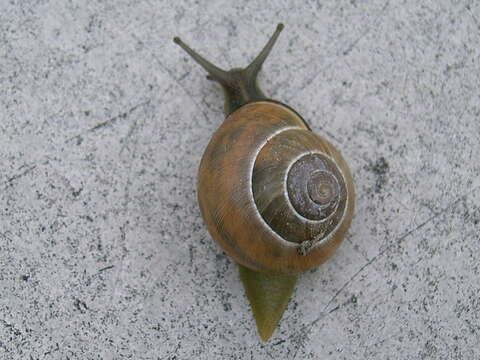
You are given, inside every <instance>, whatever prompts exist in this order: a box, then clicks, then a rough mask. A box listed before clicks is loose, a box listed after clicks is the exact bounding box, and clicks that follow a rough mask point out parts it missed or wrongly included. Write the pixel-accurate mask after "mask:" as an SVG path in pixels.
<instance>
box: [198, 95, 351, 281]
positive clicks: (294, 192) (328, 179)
mask: <svg viewBox="0 0 480 360" xmlns="http://www.w3.org/2000/svg"><path fill="white" fill-rule="evenodd" d="M198 198H199V203H200V209H201V211H202V215H203V217H204V220H205V222H206V224H207V227H208V229H209V231H210V233H211V235H212V237H213V238H214V239H215V240H216V241H217V242H218V243H220V245H221V246H222V248H223V249H224V250H225V251H226V252H227V253H228V254H229V255H230V256H231V257H233V258H234V259H235V260H236V261H237V262H239V263H241V264H243V265H245V266H247V267H249V268H251V269H253V270H257V271H263V272H269V273H282V274H294V273H299V272H303V271H306V270H308V269H311V268H314V267H316V266H318V265H320V264H321V263H323V262H324V261H326V260H327V259H328V258H329V257H330V256H331V254H332V253H333V252H334V251H335V250H336V248H337V247H338V246H339V245H340V243H341V241H342V239H343V237H344V235H345V232H346V231H347V229H348V227H349V225H350V222H351V219H352V216H353V208H354V188H353V180H352V177H351V174H350V170H349V169H348V166H347V164H346V162H345V160H344V159H343V157H342V156H341V154H340V153H339V152H338V151H337V150H336V149H335V148H334V147H333V145H332V144H330V143H329V142H328V141H327V140H325V139H324V138H323V137H321V136H319V135H316V134H315V133H313V132H312V131H310V130H309V128H308V127H307V125H306V124H305V122H304V121H303V119H302V118H301V117H300V116H299V115H298V114H297V113H295V112H294V111H293V110H291V109H290V108H288V107H287V106H285V105H282V104H278V103H273V102H267V101H261V102H254V103H251V104H247V105H244V106H242V107H241V108H239V109H238V110H237V111H235V112H234V113H233V114H231V115H230V116H229V117H228V118H227V119H226V120H225V122H224V123H223V124H222V125H221V126H220V128H219V129H218V130H217V131H216V132H215V134H214V136H213V137H212V139H211V141H210V143H209V145H208V146H207V149H206V151H205V153H204V156H203V158H202V162H201V164H200V169H199V180H198ZM305 244H308V248H307V250H308V251H304V250H305V249H306V248H305ZM299 249H301V250H302V251H299Z"/></svg>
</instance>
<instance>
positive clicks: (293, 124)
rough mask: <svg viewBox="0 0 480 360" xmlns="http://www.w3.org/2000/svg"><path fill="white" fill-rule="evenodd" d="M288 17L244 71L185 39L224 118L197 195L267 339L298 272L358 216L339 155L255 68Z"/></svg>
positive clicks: (317, 260)
mask: <svg viewBox="0 0 480 360" xmlns="http://www.w3.org/2000/svg"><path fill="white" fill-rule="evenodd" d="M282 29H283V24H279V25H278V26H277V29H276V31H275V32H274V34H273V35H272V37H271V38H270V40H269V41H268V43H267V44H266V45H265V47H264V48H263V50H262V51H261V52H260V54H259V55H258V56H257V57H256V58H255V59H254V60H253V62H252V63H251V64H250V65H248V66H247V67H246V68H243V69H242V68H234V69H232V70H229V71H225V70H222V69H220V68H219V67H217V66H215V65H213V64H212V63H210V62H209V61H207V60H205V59H204V58H203V57H202V56H200V55H199V54H198V53H196V52H195V51H194V50H192V49H191V48H190V47H189V46H187V45H186V44H185V43H184V42H183V41H181V40H180V38H178V37H175V38H174V41H175V43H177V44H178V45H180V46H181V47H182V48H183V49H184V50H185V51H186V52H187V53H188V54H189V55H190V56H191V57H192V58H193V59H194V60H195V61H196V62H197V63H199V64H200V65H201V66H202V67H203V68H204V69H205V70H206V71H207V72H208V76H207V77H208V79H210V80H214V81H216V82H218V83H219V84H220V85H221V86H222V88H223V90H224V94H225V114H226V119H225V121H224V122H223V124H222V125H221V126H220V127H219V128H218V129H217V131H216V132H215V133H214V134H213V137H212V139H211V140H210V143H209V144H208V146H207V148H206V150H205V153H204V154H203V157H202V160H201V163H200V168H199V172H198V185H197V191H198V201H199V204H200V210H201V213H202V216H203V219H204V221H205V223H206V225H207V227H208V230H209V232H210V234H211V236H212V237H213V238H214V239H215V240H216V241H217V242H218V243H219V244H220V245H221V247H222V248H223V250H224V251H225V252H226V253H227V254H228V255H229V256H230V257H232V258H233V259H234V260H235V261H236V262H237V263H238V264H239V267H240V278H241V280H242V282H243V284H244V287H245V291H246V294H247V298H248V299H249V301H250V304H251V307H252V311H253V313H254V317H255V320H256V323H257V328H258V331H259V334H260V337H261V338H262V340H265V341H266V340H268V339H269V338H270V336H271V335H272V333H273V331H274V330H275V328H276V326H277V324H278V322H279V321H280V319H281V317H282V315H283V312H284V311H285V308H286V306H287V304H288V301H289V299H290V297H291V294H292V292H293V289H294V287H295V283H296V280H297V276H298V274H300V273H302V272H305V271H307V270H309V269H313V268H315V267H317V266H319V265H320V264H322V263H323V262H325V261H326V260H327V259H328V258H330V257H331V256H332V254H333V252H334V251H335V250H336V249H337V248H338V246H339V245H340V243H341V242H342V240H343V238H344V236H345V233H346V232H347V230H348V228H349V226H350V223H351V221H352V217H353V212H354V203H355V193H354V185H353V179H352V175H351V173H350V170H349V168H348V166H347V163H346V162H345V160H344V158H343V157H342V155H341V154H340V152H339V151H338V150H337V149H335V147H334V146H333V145H332V144H331V143H330V142H328V141H327V140H326V139H325V138H323V137H321V136H319V135H317V134H315V133H313V132H312V130H311V129H310V127H309V126H308V124H307V123H306V122H305V120H304V119H303V118H302V117H301V116H300V115H299V114H298V113H297V112H296V111H295V110H293V109H292V108H290V107H289V106H287V105H285V104H282V103H280V102H278V101H274V100H271V99H269V98H268V97H267V96H266V95H264V93H263V92H262V91H261V90H260V88H259V87H258V84H257V75H258V73H259V71H260V69H261V67H262V65H263V63H264V61H265V59H266V58H267V56H268V54H269V53H270V51H271V50H272V47H273V45H274V43H275V42H276V40H277V38H278V36H279V34H280V32H281V31H282Z"/></svg>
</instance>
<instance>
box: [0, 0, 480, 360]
mask: <svg viewBox="0 0 480 360" xmlns="http://www.w3.org/2000/svg"><path fill="white" fill-rule="evenodd" d="M278 21H282V22H284V23H285V25H286V29H285V31H284V32H283V34H282V35H281V37H280V39H279V42H278V44H277V46H276V48H275V50H274V51H273V54H272V56H271V57H270V59H269V60H268V61H267V63H266V64H265V66H264V70H263V73H262V75H261V78H260V81H261V83H262V86H263V88H264V90H265V92H266V93H268V94H270V95H271V96H272V97H273V98H275V99H278V100H281V101H284V102H286V103H288V104H290V105H291V106H292V107H294V108H296V109H297V110H298V111H299V112H300V113H301V114H303V115H304V117H305V118H306V119H307V120H308V121H309V122H310V124H311V126H312V128H313V129H314V130H315V131H317V132H318V133H320V134H323V135H325V136H327V137H328V138H329V139H331V140H332V141H333V142H334V143H335V144H336V145H337V146H338V147H339V148H340V149H341V150H342V152H343V154H344V155H345V157H346V158H347V159H348V161H349V163H350V165H351V167H352V170H353V173H354V176H355V179H356V183H357V189H358V209H357V212H356V217H355V220H354V222H353V226H352V228H351V231H350V233H349V236H348V238H347V239H346V241H345V242H344V244H343V246H342V247H341V248H340V250H339V251H338V252H337V253H336V255H335V256H334V257H333V258H332V259H331V260H330V261H328V262H327V263H326V264H325V265H323V266H322V267H320V268H319V269H318V270H316V271H312V272H309V273H307V274H305V275H304V276H303V277H302V278H301V280H300V282H299V284H298V287H297V291H296V294H295V297H294V298H293V300H292V302H291V303H290V306H289V308H288V310H287V312H286V314H285V316H284V319H283V321H282V323H281V325H280V328H279V329H278V331H277V333H276V334H275V336H274V338H273V339H272V340H271V341H270V342H269V343H266V344H263V343H261V342H260V341H259V339H258V336H257V334H256V331H255V329H254V322H253V319H252V316H251V313H250V311H249V307H248V304H247V300H246V298H245V296H244V293H243V289H242V287H241V285H240V283H239V281H238V274H237V269H236V267H235V265H234V264H233V263H232V262H231V261H230V260H229V259H228V258H227V257H226V256H225V255H224V254H223V253H222V251H221V250H220V249H219V247H218V246H217V245H215V244H214V243H213V241H212V240H211V238H210V237H209V235H208V233H207V231H206V229H205V227H204V226H203V223H202V220H201V218H200V214H199V209H198V206H197V202H196V193H195V177H196V170H197V166H198V164H199V160H200V156H201V153H202V150H203V149H204V148H205V146H206V144H207V142H208V140H209V138H210V136H211V134H212V133H213V131H214V130H215V129H216V128H217V127H218V126H219V124H220V123H221V121H222V120H223V113H222V106H223V103H222V94H221V91H220V88H219V87H218V86H217V85H215V84H213V83H211V82H209V81H207V80H206V79H205V73H204V72H203V71H202V70H201V69H200V68H199V67H198V66H197V65H195V64H194V63H193V62H192V61H191V60H190V59H188V58H187V57H186V55H185V54H184V53H183V52H182V51H181V50H180V49H179V48H178V47H176V46H175V45H174V44H173V42H172V40H171V39H172V37H173V36H174V35H177V34H178V35H181V36H182V37H183V38H184V39H185V40H186V41H187V42H188V43H190V44H192V46H194V47H195V48H196V49H198V50H199V51H201V52H202V53H203V54H205V55H206V56H208V58H210V59H212V61H214V62H216V63H218V64H219V65H220V66H223V67H225V68H226V67H234V66H239V65H240V66H241V65H244V64H246V63H247V62H248V61H249V60H251V59H252V57H253V56H254V55H255V54H256V53H257V51H258V50H259V49H260V48H261V47H262V46H263V44H264V42H265V40H266V39H267V37H268V36H269V35H270V34H271V32H272V31H273V30H274V28H275V25H276V23H277V22H278ZM479 91H480V4H479V3H478V2H475V1H473V0H472V1H453V0H451V1H446V0H428V1H414V0H409V1H385V0H381V1H380V0H368V1H367V0H365V1H360V0H349V1H336V0H328V1H317V2H304V1H286V0H285V1H263V2H261V3H260V2H259V3H254V2H248V3H247V2H245V3H241V2H237V4H236V5H233V4H231V3H230V2H228V1H225V0H213V1H209V2H208V6H205V5H201V4H200V3H199V2H196V1H175V2H173V1H172V2H155V1H153V0H125V1H111V0H106V1H83V0H82V1H69V2H66V1H46V0H38V1H20V0H17V1H14V0H12V1H2V2H1V3H0V214H1V216H0V264H1V271H0V358H1V359H123V358H125V359H130V358H131V359H192V358H195V359H287V358H288V359H366V358H368V359H478V358H480V348H479V338H480V315H479V314H480V300H479V292H480V280H479V275H480V270H479V265H478V253H479V252H480V235H479V234H480V224H479V222H480V195H479V191H480V176H479V175H480V161H479V160H478V156H479V153H480V120H479V113H480V98H479Z"/></svg>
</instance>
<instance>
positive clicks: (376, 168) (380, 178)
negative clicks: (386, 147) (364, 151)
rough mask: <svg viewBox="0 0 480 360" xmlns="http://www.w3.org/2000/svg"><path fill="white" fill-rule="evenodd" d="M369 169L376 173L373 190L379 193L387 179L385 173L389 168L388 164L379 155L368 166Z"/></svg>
mask: <svg viewBox="0 0 480 360" xmlns="http://www.w3.org/2000/svg"><path fill="white" fill-rule="evenodd" d="M370 169H371V170H372V171H373V172H374V174H375V175H376V180H375V192H376V193H379V192H380V191H382V189H383V187H384V186H385V184H386V183H387V181H388V178H387V173H388V172H389V170H390V165H389V164H388V162H387V160H386V159H385V158H384V157H383V156H381V157H380V158H378V160H377V161H375V163H374V164H373V165H372V166H371V167H370Z"/></svg>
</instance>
